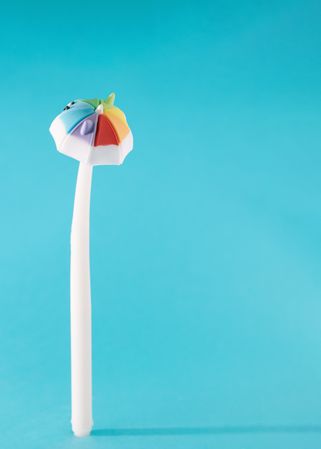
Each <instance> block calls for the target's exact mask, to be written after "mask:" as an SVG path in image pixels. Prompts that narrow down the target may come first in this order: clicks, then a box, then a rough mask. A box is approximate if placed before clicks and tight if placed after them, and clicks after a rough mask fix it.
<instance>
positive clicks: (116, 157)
mask: <svg viewBox="0 0 321 449" xmlns="http://www.w3.org/2000/svg"><path fill="white" fill-rule="evenodd" d="M114 99H115V95H114V94H110V95H109V96H108V98H107V99H106V100H98V99H92V100H75V101H72V102H70V103H69V104H68V105H67V106H66V107H65V109H64V110H63V112H62V113H61V114H59V115H58V116H57V117H56V118H55V119H54V121H53V122H52V124H51V126H50V129H49V130H50V133H51V134H52V137H53V138H54V140H55V143H56V146H57V150H58V151H60V152H61V153H63V154H66V155H67V156H70V157H72V158H74V159H77V160H78V161H80V164H79V169H78V176H77V185H76V192H75V201H74V211H73V218H72V227H71V257H70V317H71V423H72V430H73V432H74V434H75V435H76V436H79V437H81V436H86V435H88V434H89V433H90V431H91V429H92V425H93V420H92V361H91V294H90V262H89V211H90V191H91V178H92V167H93V165H120V164H122V162H123V161H124V159H125V157H126V156H127V154H128V153H129V152H130V151H131V150H132V148H133V136H132V133H131V131H130V129H129V127H128V124H127V121H126V117H125V114H124V113H123V112H122V111H121V110H120V109H118V108H116V107H115V106H114Z"/></svg>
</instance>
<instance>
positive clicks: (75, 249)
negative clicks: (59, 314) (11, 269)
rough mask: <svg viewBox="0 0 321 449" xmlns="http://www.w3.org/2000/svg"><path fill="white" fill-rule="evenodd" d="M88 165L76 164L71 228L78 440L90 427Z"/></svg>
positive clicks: (74, 397)
mask: <svg viewBox="0 0 321 449" xmlns="http://www.w3.org/2000/svg"><path fill="white" fill-rule="evenodd" d="M92 169H93V168H92V166H91V165H89V164H86V163H82V162H81V163H80V164H79V170H78V177H77V185H76V193H75V202H74V212H73V219H72V227H71V258H70V318H71V320H70V321H71V327H70V329H71V424H72V430H73V432H74V434H75V435H76V436H78V437H83V436H87V435H89V433H90V431H91V429H92V426H93V419H92V356H91V294H90V261H89V218H90V192H91V178H92Z"/></svg>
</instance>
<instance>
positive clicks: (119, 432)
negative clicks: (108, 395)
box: [91, 425, 321, 437]
mask: <svg viewBox="0 0 321 449" xmlns="http://www.w3.org/2000/svg"><path fill="white" fill-rule="evenodd" d="M242 433H257V434H258V433H321V426H308V425H305V426H303V425H292V426H286V425H284V426H282V425H279V426H278V425H275V426H266V425H252V426H209V427H150V428H141V429H139V428H127V429H125V428H123V429H121V428H120V429H94V430H93V431H92V433H91V435H93V436H97V437H99V436H113V437H121V436H171V435H173V436H179V435H182V436H184V435H220V434H222V435H223V434H242Z"/></svg>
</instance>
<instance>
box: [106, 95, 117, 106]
mask: <svg viewBox="0 0 321 449" xmlns="http://www.w3.org/2000/svg"><path fill="white" fill-rule="evenodd" d="M114 101H115V94H114V92H112V93H110V94H109V95H108V97H107V98H106V103H107V105H108V106H113V104H114Z"/></svg>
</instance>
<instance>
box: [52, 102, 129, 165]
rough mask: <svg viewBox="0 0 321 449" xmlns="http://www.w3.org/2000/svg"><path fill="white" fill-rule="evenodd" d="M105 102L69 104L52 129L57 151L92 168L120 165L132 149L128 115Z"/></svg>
mask: <svg viewBox="0 0 321 449" xmlns="http://www.w3.org/2000/svg"><path fill="white" fill-rule="evenodd" d="M114 100H115V95H114V94H110V95H109V96H108V98H107V99H106V100H99V99H97V98H95V99H91V100H75V101H72V102H70V103H69V104H68V105H67V106H66V107H65V108H64V110H63V112H62V113H61V114H59V115H58V116H57V117H56V118H55V119H54V121H53V122H52V124H51V126H50V132H51V134H52V136H53V138H54V140H55V143H56V146H57V149H58V151H60V152H61V153H63V154H66V155H67V156H70V157H73V158H74V159H77V160H78V161H80V162H87V163H89V164H91V165H119V164H121V163H122V162H123V160H124V159H125V157H126V156H127V154H128V153H129V152H130V151H131V150H132V148H133V136H132V133H131V131H130V129H129V126H128V124H127V120H126V117H125V114H124V113H123V112H122V111H121V110H120V109H118V108H117V107H115V106H114Z"/></svg>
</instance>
